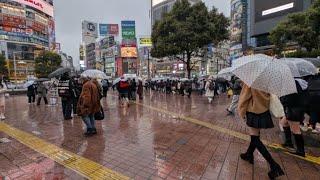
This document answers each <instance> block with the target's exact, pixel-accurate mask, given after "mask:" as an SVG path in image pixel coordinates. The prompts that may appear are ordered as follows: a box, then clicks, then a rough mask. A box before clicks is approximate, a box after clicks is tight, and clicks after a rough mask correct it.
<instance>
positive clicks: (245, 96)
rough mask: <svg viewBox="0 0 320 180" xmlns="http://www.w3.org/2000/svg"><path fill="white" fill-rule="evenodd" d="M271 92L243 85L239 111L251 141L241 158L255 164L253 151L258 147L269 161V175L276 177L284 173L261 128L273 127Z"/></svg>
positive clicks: (271, 177)
mask: <svg viewBox="0 0 320 180" xmlns="http://www.w3.org/2000/svg"><path fill="white" fill-rule="evenodd" d="M269 106H270V94H269V93H266V92H263V91H259V90H257V89H253V88H250V87H249V86H247V85H246V84H244V85H243V88H242V91H241V94H240V98H239V105H238V111H239V115H240V117H241V118H242V119H245V120H246V124H247V126H248V127H249V130H250V136H251V141H250V145H249V147H248V149H247V152H245V153H242V154H240V157H241V159H243V160H245V161H248V162H249V163H251V164H253V161H254V157H253V152H254V151H255V149H257V150H258V151H259V152H260V154H261V155H262V156H263V157H264V159H265V160H266V161H267V162H268V163H269V166H270V169H271V170H270V171H269V173H268V176H269V177H270V179H274V178H276V177H278V176H282V175H284V172H283V170H282V169H281V167H280V165H279V164H278V163H277V162H276V161H275V160H274V159H273V158H272V156H271V154H270V153H269V151H268V150H267V148H266V147H265V145H264V144H263V143H262V141H261V140H260V130H261V129H269V128H273V127H274V125H273V122H272V118H271V114H270V111H269Z"/></svg>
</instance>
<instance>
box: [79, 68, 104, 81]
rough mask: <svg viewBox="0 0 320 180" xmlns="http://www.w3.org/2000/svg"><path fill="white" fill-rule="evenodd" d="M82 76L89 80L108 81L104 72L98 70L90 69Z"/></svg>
mask: <svg viewBox="0 0 320 180" xmlns="http://www.w3.org/2000/svg"><path fill="white" fill-rule="evenodd" d="M81 76H87V77H89V78H96V79H107V78H108V77H107V75H106V74H105V73H104V72H102V71H99V70H97V69H89V70H85V71H84V72H83V73H82V74H81Z"/></svg>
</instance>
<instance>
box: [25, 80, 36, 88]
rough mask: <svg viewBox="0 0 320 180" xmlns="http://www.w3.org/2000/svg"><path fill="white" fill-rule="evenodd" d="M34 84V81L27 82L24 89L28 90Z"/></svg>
mask: <svg viewBox="0 0 320 180" xmlns="http://www.w3.org/2000/svg"><path fill="white" fill-rule="evenodd" d="M33 84H34V81H33V80H30V81H27V82H26V83H24V85H23V87H24V88H28V87H29V86H31V85H33Z"/></svg>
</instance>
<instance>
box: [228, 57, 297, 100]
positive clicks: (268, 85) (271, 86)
mask: <svg viewBox="0 0 320 180" xmlns="http://www.w3.org/2000/svg"><path fill="white" fill-rule="evenodd" d="M235 62H236V63H234V66H233V68H234V69H233V71H232V73H233V74H234V75H236V76H237V77H239V78H240V79H241V80H242V81H243V82H244V83H245V84H247V85H248V86H249V87H252V88H254V89H258V90H261V91H264V92H267V93H270V94H275V95H277V96H279V97H281V96H285V95H288V94H293V93H296V92H297V87H296V84H295V81H294V78H293V75H292V73H291V70H290V68H289V67H288V65H286V64H284V63H277V62H276V60H273V58H272V57H269V56H266V55H260V54H259V55H250V56H244V57H242V58H240V59H238V60H235Z"/></svg>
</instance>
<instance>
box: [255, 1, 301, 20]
mask: <svg viewBox="0 0 320 180" xmlns="http://www.w3.org/2000/svg"><path fill="white" fill-rule="evenodd" d="M254 8H255V22H259V21H264V20H266V19H270V18H275V17H279V16H284V15H287V14H288V13H292V12H298V11H302V10H303V0H267V1H266V0H256V1H255V5H254Z"/></svg>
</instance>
